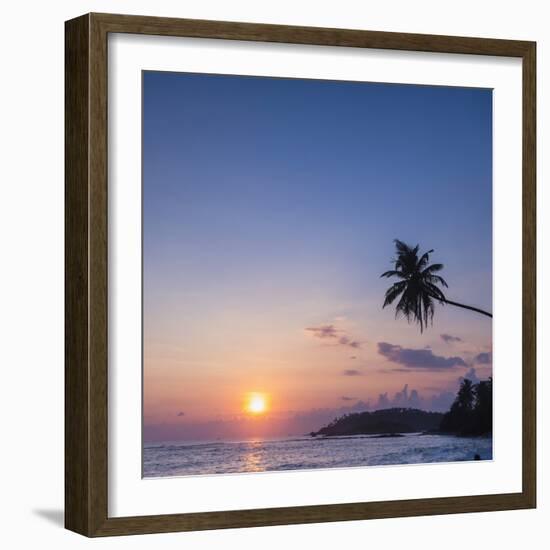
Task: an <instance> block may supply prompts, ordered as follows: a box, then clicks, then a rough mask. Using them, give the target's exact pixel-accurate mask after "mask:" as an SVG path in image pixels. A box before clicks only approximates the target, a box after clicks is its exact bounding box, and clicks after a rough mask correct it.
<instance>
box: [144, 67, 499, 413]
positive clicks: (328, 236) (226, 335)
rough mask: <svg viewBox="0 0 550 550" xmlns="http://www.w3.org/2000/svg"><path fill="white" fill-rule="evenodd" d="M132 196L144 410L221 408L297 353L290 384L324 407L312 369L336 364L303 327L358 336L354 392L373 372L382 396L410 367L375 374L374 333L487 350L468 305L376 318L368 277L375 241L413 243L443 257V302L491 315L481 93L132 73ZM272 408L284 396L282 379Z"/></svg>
mask: <svg viewBox="0 0 550 550" xmlns="http://www.w3.org/2000/svg"><path fill="white" fill-rule="evenodd" d="M143 201H144V298H145V299H144V323H145V325H144V329H145V340H144V346H145V349H144V352H145V364H144V368H145V377H146V384H147V383H150V392H149V393H147V385H146V397H147V395H149V396H150V399H146V411H145V414H146V416H147V413H148V410H149V411H150V413H151V418H154V420H155V421H160V420H162V419H164V421H166V418H168V417H169V415H170V414H171V412H170V411H171V410H172V408H173V407H176V408H178V409H179V408H181V409H188V410H190V411H193V410H195V411H196V413H197V418H199V417H200V418H205V417H206V416H207V412H206V411H209V410H210V411H211V410H214V409H215V410H217V411H219V412H218V413H217V414H220V415H224V414H231V410H232V409H231V407H234V405H232V404H231V403H233V402H234V403H237V400H236V399H237V397H235V400H234V401H233V400H232V399H231V398H229V397H227V395H226V394H227V393H231V392H234V393H235V394H237V393H239V391H241V390H240V389H238V388H237V386H238V387H239V388H241V386H242V391H244V390H245V388H244V386H246V379H247V377H249V379H250V380H251V385H254V387H259V386H261V387H262V388H264V390H263V391H266V392H268V393H270V394H273V393H274V392H275V393H276V392H277V390H278V389H280V388H282V387H284V382H281V380H282V379H284V376H287V377H288V376H292V377H293V378H294V379H296V385H297V386H300V384H301V383H302V382H300V380H301V373H302V374H303V378H304V381H305V380H310V379H311V369H312V368H313V367H312V365H314V364H316V365H320V367H319V370H320V373H319V391H318V392H317V394H318V397H317V398H312V397H311V394H312V389H311V387H308V388H307V389H306V385H304V387H303V388H302V390H301V391H302V393H303V394H306V393H307V394H308V397H307V399H306V398H305V397H304V398H303V399H302V401H303V408H304V409H308V408H311V407H317V406H327V407H330V406H333V405H334V403H333V402H332V401H331V398H330V392H329V391H327V388H328V387H330V386H331V384H333V382H331V379H330V376H331V374H330V368H333V369H334V371H335V372H336V371H337V372H342V370H343V369H346V368H348V367H349V364H348V362H349V361H348V359H349V358H345V359H344V358H343V357H342V358H341V359H340V358H338V357H335V356H332V357H331V358H330V360H328V359H327V360H325V359H324V358H323V357H325V356H326V353H325V352H326V350H324V349H321V350H319V349H316V350H313V351H312V350H309V351H308V350H307V349H305V348H307V346H311V344H312V341H311V338H310V339H309V340H308V339H307V338H305V336H308V334H306V335H305V336H304V331H305V329H306V328H308V327H309V328H311V327H312V326H328V325H334V326H336V327H337V330H338V331H341V333H342V334H344V333H345V334H349V335H350V337H352V336H353V338H356V339H358V340H360V341H361V342H364V345H363V344H362V349H363V348H364V350H365V351H364V357H361V361H363V363H362V365H361V369H362V371H361V372H363V371H364V372H365V378H366V376H367V373H370V375H369V382H368V383H366V382H365V389H364V393H363V394H362V397H365V398H366V397H369V396H370V397H373V398H375V397H376V395H375V394H377V392H378V390H381V389H383V387H385V386H384V380H386V384H387V388H388V391H390V393H391V392H393V391H394V390H395V391H397V390H398V389H400V388H401V386H402V385H403V382H405V383H409V385H412V386H413V387H414V386H415V377H416V374H415V373H414V372H413V371H411V372H410V373H407V374H410V377H409V378H405V377H404V376H403V377H401V378H400V379H394V378H395V376H394V377H393V378H392V376H391V375H389V374H388V376H385V375H384V374H383V373H381V372H378V373H376V372H375V371H380V369H381V367H380V365H381V364H382V365H383V364H385V363H384V361H386V359H385V358H384V357H380V356H379V354H378V355H377V346H376V343H377V342H379V341H383V342H389V343H391V344H392V345H400V346H405V347H409V348H411V347H412V348H418V349H422V348H425V347H426V346H431V347H432V348H433V349H434V350H435V351H436V352H437V351H438V348H437V346H440V348H441V349H440V352H441V353H443V351H444V350H445V346H448V345H449V343H448V342H440V341H439V340H440V339H439V334H440V333H449V334H459V335H462V336H463V337H462V336H460V340H461V341H462V342H464V346H465V347H466V348H468V349H464V350H454V351H453V353H452V354H451V355H453V356H454V355H456V354H457V353H459V352H460V353H462V355H464V357H466V356H467V355H468V353H470V354H471V355H472V357H473V356H474V355H475V354H476V353H480V352H483V351H487V350H490V346H491V323H490V321H487V320H486V318H483V319H480V318H478V317H476V316H475V314H473V313H471V312H463V311H460V310H455V311H451V309H450V308H449V307H446V308H445V309H444V311H437V312H436V317H435V321H434V328H433V329H430V331H429V332H428V335H427V336H426V335H420V334H419V331H418V329H417V328H416V327H413V326H408V325H407V323H406V322H405V321H403V320H397V321H396V320H394V318H393V313H392V312H391V311H389V310H382V309H381V307H380V306H381V302H382V299H383V292H384V290H385V288H386V286H387V284H388V283H387V281H386V280H381V279H380V278H379V276H380V273H382V272H383V271H385V270H386V269H389V268H390V260H391V258H392V256H393V244H392V240H393V239H395V238H399V239H401V240H404V241H406V242H408V243H411V244H417V243H419V244H420V246H421V248H422V249H431V248H433V249H435V253H434V254H433V256H432V260H433V261H434V262H436V261H437V262H442V263H444V264H445V270H444V272H443V276H444V277H445V278H446V279H447V282H448V283H449V286H450V288H449V290H448V292H447V294H448V297H449V298H451V299H455V300H456V301H459V302H460V301H462V302H465V303H468V304H471V305H476V306H479V307H482V308H486V309H489V310H490V309H491V307H492V304H491V294H492V285H491V277H492V272H491V265H492V254H491V249H492V241H491V239H492V235H491V227H492V215H491V212H492V92H491V90H486V89H467V88H446V87H445V88H443V87H432V86H406V85H393V84H373V83H353V82H333V81H318V80H300V79H277V78H257V77H242V76H221V75H202V74H186V73H162V72H145V73H144V75H143ZM309 335H310V334H309ZM430 338H431V339H432V340H433V341H432V340H430ZM436 340H437V343H435V341H436ZM369 342H370V347H371V348H372V349H371V350H370V351H369ZM321 343H322V342H321ZM434 346H435V347H434ZM470 348H471V349H470ZM322 354H325V355H324V356H323V357H321V356H322ZM277 361H280V367H279V368H278V367H277V366H276V363H277ZM346 361H347V362H346ZM354 361H355V360H354ZM325 363H326V364H325ZM329 363H330V365H332V367H330V366H328V365H329ZM468 365H469V366H471V365H470V363H468ZM189 373H193V376H191V375H190V374H189ZM283 374H284V376H283ZM457 374H460V372H459V371H457V370H456V369H455V370H453V371H452V373H451V372H449V373H448V374H447V378H446V380H447V381H450V380H453V381H456V378H457V376H456V375H457ZM423 376H425V374H424V375H423ZM438 376H440V375H439V373H438ZM434 377H435V378H436V379H437V380H436V381H437V384H435V385H436V386H437V385H438V384H439V388H440V389H441V390H443V389H445V388H444V383H443V382H441V379H440V378H437V376H435V375H434ZM232 378H233V380H232ZM279 379H281V380H279ZM375 379H376V380H375ZM277 380H278V382H275V381H277ZM362 380H364V378H362ZM147 381H150V382H147ZM168 381H170V383H169V382H168ZM220 381H221V382H223V381H227V384H226V385H224V386H223V387H221V388H220V390H219V391H220V394H219V395H217V394H215V392H214V393H212V392H210V393H212V395H211V394H210V393H208V391H206V389H207V388H209V386H211V385H212V384H218V383H221V382H220ZM270 383H272V386H273V387H274V388H275V389H273V388H271V387H269V386H270ZM423 383H424V386H426V387H428V384H427V382H423ZM178 384H180V385H181V392H179V393H177V394H176V393H174V392H175V390H174V388H175V387H180V386H178ZM190 384H191V385H190ZM304 384H305V382H304ZM355 384H357V382H355ZM449 384H450V382H449ZM190 388H192V392H191V393H193V392H194V395H195V396H196V394H197V392H199V393H200V391H203V392H205V393H204V395H205V397H204V403H203V404H202V405H201V402H199V401H197V400H196V399H195V398H194V397H193V398H192V399H191V398H190V397H188V393H189V391H190ZM201 388H202V390H201ZM373 388H374V389H373ZM250 389H251V390H252V389H253V388H252V387H251V388H250ZM344 389H345V388H342V392H343V391H344ZM434 391H435V390H434ZM369 392H370V393H369ZM373 392H374V393H373ZM222 393H223V395H222ZM313 393H315V391H314V392H313ZM349 393H350V392H349V391H348V392H346V394H349ZM352 393H353V392H352ZM355 393H358V392H355ZM371 393H372V394H373V395H371ZM163 396H166V398H164V397H163ZM178 396H181V398H180V397H178ZM178 399H180V401H179V402H180V403H181V404H180V405H176V401H177V400H178ZM334 399H337V397H336V396H335V397H334ZM273 402H274V404H275V403H277V402H278V403H279V404H280V407H275V405H274V409H277V408H278V409H280V410H283V409H285V407H286V408H289V407H292V409H293V410H295V409H297V408H300V406H299V404H300V391H299V390H296V391H293V392H288V395H284V396H283V397H281V399H279V400H278V399H277V398H276V396H275V397H274V398H273ZM168 403H169V405H168ZM214 404H216V405H214ZM218 404H220V405H219V406H217V405H218ZM147 407H148V408H147ZM163 415H164V416H163ZM166 415H168V416H166ZM189 417H193V414H192V413H190V414H189Z"/></svg>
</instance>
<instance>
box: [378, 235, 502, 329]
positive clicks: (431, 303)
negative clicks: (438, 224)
mask: <svg viewBox="0 0 550 550" xmlns="http://www.w3.org/2000/svg"><path fill="white" fill-rule="evenodd" d="M394 242H395V249H396V253H397V257H396V259H395V260H393V264H394V269H392V270H390V271H386V272H385V273H382V275H381V277H388V278H389V277H397V278H398V279H399V281H397V282H396V283H394V284H393V285H392V286H390V288H388V290H387V291H386V295H385V299H384V305H383V306H382V307H383V308H384V307H386V306H388V305H391V304H392V303H393V302H394V301H395V300H396V299H397V297H399V296H400V298H399V301H398V302H397V305H396V306H395V316H396V317H397V316H398V315H399V314H402V315H404V316H405V317H406V318H407V321H408V322H411V320H412V321H414V322H416V323H418V324H419V325H420V332H423V331H424V328H426V327H427V326H428V321H429V322H432V321H433V316H434V310H435V302H436V301H437V302H439V303H440V304H450V305H452V306H457V307H461V308H464V309H469V310H471V311H476V312H477V313H481V314H482V315H487V317H492V316H493V315H492V314H491V313H489V312H487V311H484V310H482V309H479V308H477V307H473V306H467V305H464V304H459V303H458V302H453V301H452V300H448V299H447V297H446V296H445V294H443V291H442V290H441V288H440V286H441V287H445V288H448V285H447V282H446V281H445V279H443V277H441V276H440V275H438V274H437V273H438V272H440V271H441V270H442V269H443V264H431V265H429V261H430V254H431V253H432V252H433V250H428V252H425V253H424V254H422V256H420V257H419V256H418V250H419V248H420V247H419V245H416V246H415V247H411V246H409V245H407V244H405V243H404V242H402V241H400V240H398V239H395V241H394Z"/></svg>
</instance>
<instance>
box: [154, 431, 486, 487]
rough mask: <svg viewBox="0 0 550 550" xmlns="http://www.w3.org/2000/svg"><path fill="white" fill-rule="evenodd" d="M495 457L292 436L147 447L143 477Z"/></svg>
mask: <svg viewBox="0 0 550 550" xmlns="http://www.w3.org/2000/svg"><path fill="white" fill-rule="evenodd" d="M476 454H478V455H479V456H480V457H481V459H482V460H491V459H492V458H493V449H492V439H490V438H481V437H454V436H448V435H423V434H406V435H403V436H402V437H376V436H369V435H366V436H350V437H327V438H312V437H288V438H286V439H266V440H261V439H258V440H250V441H232V442H228V441H211V442H200V441H195V442H181V441H180V442H165V443H158V442H157V443H146V444H145V445H144V448H143V475H144V477H166V476H188V475H211V474H230V473H243V472H267V471H281V470H312V469H317V468H349V467H354V466H379V465H389V464H420V463H432V462H457V461H464V460H474V457H475V455H476Z"/></svg>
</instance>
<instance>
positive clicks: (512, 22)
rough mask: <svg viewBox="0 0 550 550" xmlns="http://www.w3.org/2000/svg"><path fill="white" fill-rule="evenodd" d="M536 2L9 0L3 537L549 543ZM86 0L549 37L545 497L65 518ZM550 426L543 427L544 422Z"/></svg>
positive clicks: (1, 323) (266, 543) (544, 14)
mask: <svg viewBox="0 0 550 550" xmlns="http://www.w3.org/2000/svg"><path fill="white" fill-rule="evenodd" d="M546 5H547V3H546V2H543V1H537V0H523V1H521V2H520V1H519V0H515V1H514V2H509V1H507V0H500V1H496V0H486V1H484V2H481V1H480V0H473V1H472V0H461V1H460V2H454V3H452V4H451V3H450V2H442V1H440V0H439V1H438V0H435V1H433V0H415V1H414V2H411V1H410V0H394V1H386V2H380V1H377V2H372V1H371V2H369V1H367V0H360V1H357V2H354V1H351V0H339V1H338V2H331V3H328V2H321V1H320V0H317V1H312V2H309V1H305V0H303V1H299V0H278V1H277V2H275V1H270V2H258V1H251V0H232V1H231V2H227V1H224V0H188V1H186V2H179V3H177V2H174V1H169V0H154V1H153V0H148V1H147V0H134V1H133V2H124V1H123V0H111V1H107V0H101V1H100V0H96V1H92V0H90V1H88V2H86V1H82V0H72V1H70V2H69V1H64V2H38V1H32V0H20V1H18V2H15V1H12V2H11V3H10V4H5V5H3V10H2V23H3V24H2V33H1V34H0V40H1V48H0V52H1V53H0V55H1V60H2V64H1V67H2V72H1V73H0V74H1V76H0V79H1V80H0V140H1V149H0V150H1V151H2V155H1V161H0V174H1V176H0V192H1V198H0V258H1V268H0V335H1V336H0V342H1V345H0V367H1V368H2V374H3V376H2V378H1V383H0V419H1V422H2V428H1V432H0V478H1V481H0V514H1V517H2V522H1V527H0V540H1V541H2V544H3V545H4V547H6V548H32V547H34V546H37V547H38V546H40V547H42V546H45V547H47V548H50V547H51V548H59V549H63V548H90V547H92V545H93V546H95V547H96V548H97V547H98V545H101V547H102V548H117V549H125V548H132V549H139V548H149V547H151V546H152V545H154V546H155V547H158V548H176V547H180V548H181V547H182V546H184V547H185V548H189V549H203V548H216V547H221V548H228V549H230V548H239V549H248V548H253V549H262V550H263V549H271V548H280V547H287V548H292V549H294V548H300V547H301V546H306V545H307V546H311V547H316V548H321V549H325V548H326V549H335V548H341V547H342V546H343V545H349V546H354V547H360V548H367V547H371V548H376V547H385V548H391V549H393V548H399V547H407V548H408V549H417V548H419V549H420V548H421V549H422V550H431V549H434V550H435V549H437V550H441V549H444V550H454V549H460V550H464V548H475V549H478V548H479V549H481V548H488V547H494V548H499V549H508V548H510V549H511V548H517V547H529V548H535V549H536V548H545V547H547V546H546V545H547V544H548V537H549V528H548V523H547V522H548V520H550V476H549V475H547V472H546V470H545V467H544V466H545V465H544V462H545V461H546V462H548V460H549V457H550V452H549V441H550V440H549V434H548V430H547V429H546V428H545V426H546V425H547V423H548V422H549V421H550V418H549V416H550V412H549V411H550V407H548V406H547V404H545V403H544V396H546V395H548V392H550V377H549V376H548V375H547V374H546V372H545V369H544V365H545V363H547V362H548V360H549V359H550V344H549V343H548V342H549V339H548V336H546V342H544V339H545V333H547V320H548V317H549V315H550V299H549V294H548V293H547V292H545V290H544V288H543V286H544V282H543V278H544V277H546V274H547V271H548V270H547V269H545V267H547V268H550V250H548V247H546V248H547V250H546V254H545V251H544V245H545V243H546V242H547V241H548V239H547V237H550V235H549V232H550V222H548V220H545V217H548V216H550V195H549V193H548V191H547V190H546V189H545V188H544V186H543V182H544V181H545V179H546V175H547V172H548V162H547V159H545V158H543V157H544V151H545V150H548V147H550V137H549V132H550V115H549V110H548V106H549V105H550V87H549V86H550V85H549V78H550V63H549V61H548V59H547V55H546V54H547V51H548V48H550V33H549V26H548V21H549V20H550V13H548V11H549V10H548V9H547V7H546ZM89 11H103V12H114V13H136V14H144V15H163V16H173V17H190V18H204V19H221V20H224V19H225V20H234V21H250V22H265V23H281V24H295V25H313V26H321V27H323V26H327V27H348V28H360V29H373V30H386V31H404V32H421V33H434V34H455V35H468V36H483V37H495V38H516V39H525V40H536V41H537V42H538V60H539V72H538V94H539V95H538V140H539V141H538V143H539V146H538V152H539V162H538V170H539V173H538V181H539V213H538V215H539V246H538V248H539V384H538V388H539V389H538V397H539V465H540V466H541V467H540V468H539V508H538V509H537V510H533V511H517V512H498V513H495V512H493V513H486V514H469V515H455V516H439V517H431V518H409V519H395V520H380V521H363V522H348V523H332V524H321V525H309V526H285V527H270V528H256V529H242V530H228V531H213V532H201V533H185V534H168V535H148V536H141V537H121V538H114V539H102V540H97V539H96V540H87V539H85V538H83V537H79V536H78V535H75V534H73V533H69V532H67V531H64V530H63V529H62V527H61V526H62V521H63V519H62V517H63V513H62V508H63V101H64V100H63V87H64V83H63V44H64V42H63V40H64V39H63V22H64V20H65V19H70V18H72V17H74V16H77V15H80V14H82V13H86V12H89ZM543 432H545V433H543Z"/></svg>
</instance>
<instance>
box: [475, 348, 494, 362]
mask: <svg viewBox="0 0 550 550" xmlns="http://www.w3.org/2000/svg"><path fill="white" fill-rule="evenodd" d="M474 361H475V362H476V363H479V364H480V365H489V364H490V363H492V362H493V354H492V353H491V352H490V351H489V352H483V353H478V354H477V355H476V356H475V357H474Z"/></svg>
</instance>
